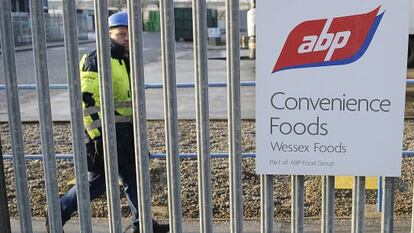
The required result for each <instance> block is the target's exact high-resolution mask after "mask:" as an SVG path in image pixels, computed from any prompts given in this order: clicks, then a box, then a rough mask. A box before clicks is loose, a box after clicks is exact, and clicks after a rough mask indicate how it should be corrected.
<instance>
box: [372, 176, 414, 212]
mask: <svg viewBox="0 0 414 233" xmlns="http://www.w3.org/2000/svg"><path fill="white" fill-rule="evenodd" d="M382 189H383V186H382V176H379V177H378V194H377V199H378V203H377V209H378V212H382V193H383V190H382ZM413 213H414V212H413Z"/></svg>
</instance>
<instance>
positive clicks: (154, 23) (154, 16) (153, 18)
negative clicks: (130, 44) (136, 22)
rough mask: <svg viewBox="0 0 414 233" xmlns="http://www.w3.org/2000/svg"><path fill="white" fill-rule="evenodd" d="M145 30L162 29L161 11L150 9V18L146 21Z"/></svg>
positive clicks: (157, 30) (154, 30) (156, 30)
mask: <svg viewBox="0 0 414 233" xmlns="http://www.w3.org/2000/svg"><path fill="white" fill-rule="evenodd" d="M144 31H148V32H159V31H160V12H159V11H149V12H148V18H147V19H146V22H144Z"/></svg>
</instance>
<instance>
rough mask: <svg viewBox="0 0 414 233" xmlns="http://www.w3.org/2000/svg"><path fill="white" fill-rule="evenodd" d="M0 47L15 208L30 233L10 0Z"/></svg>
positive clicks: (3, 10)
mask: <svg viewBox="0 0 414 233" xmlns="http://www.w3.org/2000/svg"><path fill="white" fill-rule="evenodd" d="M0 6H1V7H0V17H1V19H0V30H1V36H0V38H1V49H2V54H3V67H4V76H5V79H6V87H7V88H6V93H7V111H8V113H9V114H8V117H9V129H10V137H11V142H12V153H13V167H14V176H15V183H16V197H17V209H18V212H19V217H20V231H22V232H25V233H26V232H27V233H31V232H33V229H32V219H31V218H32V217H31V210H30V209H31V208H30V202H29V192H28V189H27V173H26V160H25V158H24V149H23V133H22V125H21V115H20V107H19V106H20V104H19V95H18V93H19V92H18V90H17V74H16V60H15V54H14V38H13V35H14V33H13V27H12V25H13V24H12V21H11V6H10V1H9V0H0Z"/></svg>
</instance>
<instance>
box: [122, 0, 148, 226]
mask: <svg viewBox="0 0 414 233" xmlns="http://www.w3.org/2000/svg"><path fill="white" fill-rule="evenodd" d="M128 10H129V13H128V16H129V32H130V34H129V36H130V40H129V41H130V59H131V87H132V106H133V108H132V110H133V116H134V144H135V146H136V148H137V149H136V150H135V160H136V161H135V163H136V175H137V194H138V203H139V204H138V210H139V218H140V228H141V230H140V232H142V233H152V232H153V231H152V230H153V229H152V217H151V195H148V194H149V193H151V185H150V174H149V158H148V156H147V155H148V144H147V118H146V109H145V80H144V62H143V48H142V47H143V46H142V41H143V38H142V18H141V1H140V0H129V1H128Z"/></svg>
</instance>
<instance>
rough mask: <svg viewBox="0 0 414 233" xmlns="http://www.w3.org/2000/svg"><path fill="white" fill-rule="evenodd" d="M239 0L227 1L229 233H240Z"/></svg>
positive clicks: (241, 201)
mask: <svg viewBox="0 0 414 233" xmlns="http://www.w3.org/2000/svg"><path fill="white" fill-rule="evenodd" d="M239 15H240V9H239V0H227V1H226V41H227V46H226V49H227V51H226V52H227V83H228V85H227V104H228V108H227V109H228V127H229V167H230V175H229V177H230V218H231V223H230V232H232V233H236V232H238V233H239V232H243V196H242V193H243V191H242V178H241V173H242V171H241V161H242V157H241V120H240V118H241V111H240V38H239V36H240V23H239V21H240V19H239V17H240V16H239Z"/></svg>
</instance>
